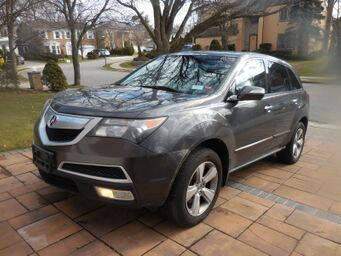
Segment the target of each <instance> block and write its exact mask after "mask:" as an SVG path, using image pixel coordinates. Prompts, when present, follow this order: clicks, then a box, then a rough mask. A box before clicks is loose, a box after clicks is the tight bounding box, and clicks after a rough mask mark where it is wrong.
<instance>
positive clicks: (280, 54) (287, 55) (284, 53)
mask: <svg viewBox="0 0 341 256" xmlns="http://www.w3.org/2000/svg"><path fill="white" fill-rule="evenodd" d="M270 55H272V56H274V57H277V58H280V59H286V60H290V59H292V58H293V54H292V50H277V51H273V52H271V53H270Z"/></svg>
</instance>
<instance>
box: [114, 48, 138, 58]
mask: <svg viewBox="0 0 341 256" xmlns="http://www.w3.org/2000/svg"><path fill="white" fill-rule="evenodd" d="M134 52H135V50H134V47H132V46H127V47H124V48H115V49H111V51H110V54H111V55H129V56H131V55H133V54H134Z"/></svg>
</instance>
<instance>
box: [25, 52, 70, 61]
mask: <svg viewBox="0 0 341 256" xmlns="http://www.w3.org/2000/svg"><path fill="white" fill-rule="evenodd" d="M23 57H24V58H25V60H41V61H50V60H53V61H55V62H58V60H59V59H60V58H62V57H63V56H61V55H57V54H54V53H50V52H35V53H27V54H24V56H23Z"/></svg>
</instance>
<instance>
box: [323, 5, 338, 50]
mask: <svg viewBox="0 0 341 256" xmlns="http://www.w3.org/2000/svg"><path fill="white" fill-rule="evenodd" d="M338 1H339V0H324V2H325V5H326V8H327V14H326V24H325V28H324V33H325V35H324V41H323V49H325V51H328V49H329V40H330V32H331V27H332V21H333V12H334V8H335V6H336V3H337V2H338Z"/></svg>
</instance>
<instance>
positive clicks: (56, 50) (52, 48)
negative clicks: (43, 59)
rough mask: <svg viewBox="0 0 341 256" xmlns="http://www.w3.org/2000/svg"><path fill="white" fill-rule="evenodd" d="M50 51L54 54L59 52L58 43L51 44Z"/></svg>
mask: <svg viewBox="0 0 341 256" xmlns="http://www.w3.org/2000/svg"><path fill="white" fill-rule="evenodd" d="M51 52H52V53H54V54H60V53H61V52H60V47H59V46H58V45H52V46H51Z"/></svg>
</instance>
